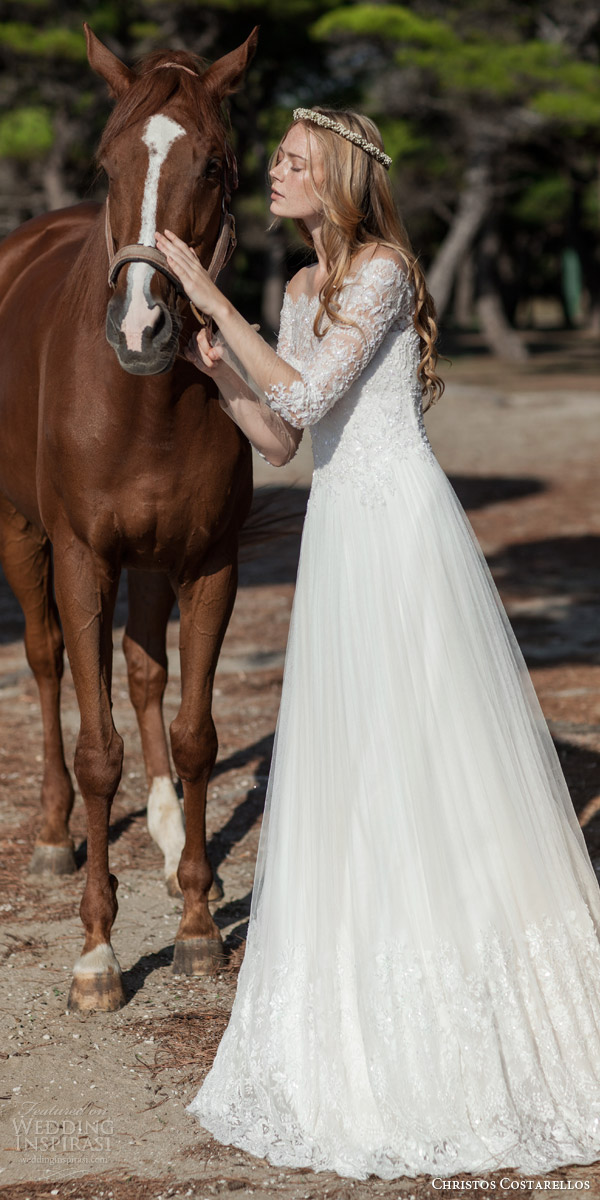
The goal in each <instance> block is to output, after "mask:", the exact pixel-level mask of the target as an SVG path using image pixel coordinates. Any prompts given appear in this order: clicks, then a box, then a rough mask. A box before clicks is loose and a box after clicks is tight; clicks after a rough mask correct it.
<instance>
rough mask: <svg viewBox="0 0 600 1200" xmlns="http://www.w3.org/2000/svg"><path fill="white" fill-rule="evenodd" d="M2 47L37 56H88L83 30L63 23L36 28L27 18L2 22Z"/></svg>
mask: <svg viewBox="0 0 600 1200" xmlns="http://www.w3.org/2000/svg"><path fill="white" fill-rule="evenodd" d="M0 48H2V49H6V50H12V51H13V53H14V54H24V55H27V56H29V57H34V58H67V59H72V60H73V61H77V62H81V61H84V60H85V57H86V53H85V38H84V35H83V32H81V33H76V32H75V31H74V30H72V29H66V28H64V27H63V28H58V27H57V28H53V29H36V28H35V27H34V26H33V25H27V24H26V23H25V22H24V21H4V22H2V23H0Z"/></svg>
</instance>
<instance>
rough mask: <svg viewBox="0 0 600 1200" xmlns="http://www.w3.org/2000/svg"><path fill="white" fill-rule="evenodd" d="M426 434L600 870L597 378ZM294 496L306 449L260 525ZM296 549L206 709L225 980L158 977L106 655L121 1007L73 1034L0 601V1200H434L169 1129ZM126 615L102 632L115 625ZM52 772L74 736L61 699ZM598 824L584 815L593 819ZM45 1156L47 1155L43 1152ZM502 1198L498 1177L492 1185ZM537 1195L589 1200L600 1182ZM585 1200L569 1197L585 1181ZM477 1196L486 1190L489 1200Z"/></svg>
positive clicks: (516, 390) (67, 922)
mask: <svg viewBox="0 0 600 1200" xmlns="http://www.w3.org/2000/svg"><path fill="white" fill-rule="evenodd" d="M450 378H451V379H452V382H451V383H450V385H449V388H448V393H447V395H446V397H445V398H444V400H443V401H442V403H441V404H440V405H439V407H438V408H437V409H434V410H433V411H432V413H431V415H430V416H429V417H428V428H429V432H430V437H431V440H432V443H433V445H434V448H435V450H436V452H437V454H438V456H439V458H440V461H441V463H442V465H443V466H444V468H445V469H446V470H447V471H448V473H449V474H450V476H451V478H452V480H453V483H454V484H455V486H456V488H457V491H458V494H459V496H460V498H461V500H462V501H463V503H464V504H465V506H466V507H467V510H468V512H469V516H470V519H471V521H472V523H473V525H474V528H475V530H476V532H477V534H478V537H479V538H480V540H481V543H482V545H483V548H484V550H485V552H486V554H487V556H488V559H489V561H490V564H491V566H492V569H493V571H494V574H495V577H496V580H497V582H498V585H499V586H500V588H501V592H502V596H503V599H504V601H505V603H506V604H507V607H508V611H509V614H510V616H511V619H512V621H513V624H514V627H515V630H516V632H517V635H518V637H519V639H520V641H521V644H522V646H523V649H524V651H525V654H526V657H527V660H528V662H529V665H530V667H531V669H532V674H533V678H534V682H535V685H536V688H537V690H538V694H539V696H540V699H541V701H542V705H543V707H544V711H545V713H546V716H547V718H548V719H549V721H550V723H551V728H552V732H553V734H554V736H555V739H556V741H557V744H558V747H559V752H560V754H561V759H562V762H563V766H564V769H565V772H566V774H567V778H568V782H569V785H570V787H571V790H572V795H573V799H574V802H575V805H576V808H577V809H578V811H579V812H580V813H583V814H584V820H585V822H586V823H585V832H586V836H587V837H588V843H589V846H590V852H591V854H592V857H593V858H594V859H597V860H598V862H599V864H600V816H597V815H594V814H595V813H596V805H595V798H596V797H598V796H600V609H599V606H598V593H599V590H600V588H599V584H600V555H599V553H598V551H599V548H600V485H599V484H598V462H599V459H600V386H599V385H600V358H599V357H595V356H594V353H593V349H592V348H591V346H590V345H589V343H585V342H583V341H578V340H577V339H573V338H572V339H570V340H569V341H568V342H567V343H566V345H565V347H564V349H563V350H562V351H561V350H559V351H558V353H557V352H555V353H554V354H553V355H552V357H550V356H549V355H544V354H540V356H539V357H538V358H536V360H535V361H534V364H533V366H530V365H527V367H526V368H522V369H521V370H519V371H515V370H512V371H503V370H500V369H499V368H498V366H497V365H494V364H490V363H488V362H487V361H485V360H484V361H482V360H481V359H479V358H477V357H476V356H472V357H470V358H469V359H465V360H460V361H459V363H458V364H457V365H455V366H454V367H453V368H452V371H451V372H450ZM309 478H310V453H309V446H308V440H307V445H306V447H303V448H302V454H301V456H300V457H299V458H298V459H296V460H294V462H293V463H292V464H290V465H289V467H287V468H285V469H284V471H281V472H276V471H274V470H273V469H270V468H268V467H267V466H265V464H264V463H262V462H261V461H260V460H258V463H257V481H258V482H259V483H263V484H265V485H266V486H267V487H269V486H272V487H274V486H279V485H281V484H282V483H285V484H286V491H285V492H284V493H282V494H280V495H275V498H274V500H273V504H275V505H276V506H277V507H278V508H281V509H284V510H288V509H289V510H290V511H291V510H294V511H296V512H298V511H301V510H302V508H303V506H304V504H305V502H306V495H307V487H308V483H309ZM297 552H298V536H290V537H288V538H286V539H285V540H284V541H279V542H277V543H272V544H271V545H270V546H267V547H263V548H262V551H260V552H259V553H258V554H255V556H254V557H252V558H247V560H246V561H245V562H244V564H243V566H242V579H241V586H240V590H239V594H238V599H237V602H236V607H235V612H234V615H233V618H232V621H231V625H230V628H229V631H228V633H227V638H226V642H225V646H224V650H223V654H222V657H221V662H220V666H219V670H218V673H217V681H216V688H215V708H214V711H215V720H216V723H217V727H218V732H219V739H220V749H219V758H218V763H217V767H216V770H215V773H214V777H213V780H212V783H211V788H210V803H209V808H208V831H209V837H210V847H209V852H210V854H211V858H212V862H213V864H214V867H215V869H216V871H217V873H218V876H219V878H220V879H221V881H222V883H223V886H224V889H225V896H224V900H223V901H222V902H221V903H220V904H219V905H217V906H216V908H215V920H216V921H217V923H218V924H219V926H220V928H221V930H222V932H223V936H224V938H225V940H226V945H227V947H228V949H229V950H230V951H231V958H230V962H229V966H228V969H227V970H226V971H224V972H222V973H221V975H219V976H216V977H207V978H202V979H188V978H185V977H174V976H173V975H172V973H171V967H170V963H171V958H172V949H173V938H174V934H175V931H176V928H177V924H178V920H179V914H180V910H181V905H180V903H179V902H178V901H175V900H173V899H171V898H169V897H168V896H167V893H166V890H165V888H164V884H163V881H162V875H161V861H160V855H159V853H158V851H157V849H156V848H155V846H154V844H153V843H152V841H151V840H150V838H149V835H148V833H147V830H146V826H145V817H144V805H145V788H144V778H143V766H142V762H141V757H140V749H139V740H138V736H137V732H136V729H135V725H134V721H133V716H132V710H131V708H130V706H129V702H128V699H127V692H126V681H125V668H124V661H123V656H122V654H121V651H120V647H119V643H120V633H119V632H117V634H116V636H115V644H116V646H117V651H116V668H115V689H114V696H115V720H116V723H117V726H118V728H119V729H120V731H121V732H122V733H123V735H124V737H125V744H126V758H125V768H124V777H123V784H122V787H121V789H120V792H119V795H118V797H117V800H116V801H115V805H114V808H113V822H112V846H111V867H112V869H113V870H114V871H115V873H116V874H117V876H118V877H119V879H120V887H119V897H118V898H119V906H120V907H119V914H118V918H117V922H116V926H115V931H114V947H115V951H116V953H117V956H118V958H119V961H120V963H121V966H122V968H123V970H124V972H125V984H126V988H127V991H128V996H129V1002H128V1004H127V1005H126V1007H125V1008H124V1009H122V1010H121V1011H120V1012H119V1013H117V1014H114V1015H111V1016H108V1015H102V1014H90V1015H89V1016H86V1017H81V1016H77V1015H74V1014H67V1012H66V998H67V995H68V989H69V983H70V974H71V968H72V964H73V962H74V960H75V958H76V957H77V955H78V953H79V950H80V946H81V941H82V939H81V927H80V922H79V918H78V912H77V910H78V905H79V901H80V897H81V892H82V885H83V877H84V871H85V817H84V812H83V806H82V803H81V800H80V799H78V800H77V803H76V807H75V812H74V818H73V833H74V836H75V841H76V845H77V847H78V852H77V853H78V865H79V870H78V872H77V874H76V875H75V876H72V877H70V878H68V879H63V880H59V881H55V882H53V883H50V884H44V885H43V886H42V885H41V884H40V881H39V878H38V879H35V880H31V879H29V878H28V877H27V875H26V866H27V862H28V859H29V856H30V853H31V847H32V845H33V841H34V837H35V825H36V820H37V814H38V790H39V784H40V769H41V767H40V764H41V759H40V745H41V726H40V719H39V710H38V704H37V696H36V690H35V686H34V684H33V682H32V679H31V676H30V674H29V671H28V669H27V666H26V663H25V659H24V655H23V651H22V646H21V643H20V641H19V640H17V639H18V637H19V635H20V628H21V622H20V616H19V614H18V610H17V609H16V608H15V605H14V602H13V601H12V599H11V597H10V595H9V593H8V592H7V589H6V587H5V585H4V584H3V583H0V728H1V731H2V739H1V746H0V806H1V814H2V840H3V854H2V858H1V861H0V869H1V870H2V872H3V874H4V876H5V885H4V888H3V890H2V895H1V897H0V912H1V915H2V918H3V922H2V932H0V954H2V960H3V967H4V970H3V972H2V977H1V980H0V995H1V999H0V1046H1V1051H0V1062H1V1065H2V1076H1V1083H0V1122H1V1133H2V1138H1V1142H0V1145H1V1148H2V1149H1V1156H0V1188H2V1190H3V1192H4V1193H5V1194H6V1195H10V1196H12V1197H15V1198H16V1197H19V1198H23V1200H24V1198H25V1197H31V1198H32V1200H33V1197H34V1196H35V1197H40V1196H42V1195H43V1196H51V1195H58V1196H60V1197H63V1196H65V1197H66V1196H69V1197H81V1198H82V1200H84V1198H86V1200H87V1198H88V1197H96V1196H97V1197H113V1198H114V1200H120V1198H121V1197H123V1198H124V1197H127V1198H128V1200H136V1198H137V1197H138V1196H139V1197H141V1196H144V1197H146V1196H148V1197H150V1196H152V1197H157V1198H158V1197H161V1196H164V1197H167V1196H169V1197H180V1196H181V1197H183V1196H192V1197H203V1196H206V1197H208V1196H213V1195H216V1194H218V1193H221V1192H228V1191H239V1192H240V1194H252V1195H254V1196H256V1197H260V1196H276V1195H277V1196H282V1197H293V1198H294V1200H296V1198H297V1200H300V1198H301V1197H307V1198H308V1197H323V1196H329V1197H336V1198H338V1200H340V1198H341V1200H343V1198H344V1197H347V1196H352V1197H355V1196H365V1197H366V1196H369V1197H370V1196H373V1197H377V1196H385V1197H392V1196H393V1197H400V1196H407V1197H411V1196H414V1197H415V1198H417V1197H419V1198H420V1197H424V1196H427V1197H432V1196H433V1195H435V1194H437V1193H436V1190H435V1189H434V1188H433V1187H432V1184H431V1180H429V1179H421V1180H395V1181H393V1182H392V1183H385V1182H383V1181H381V1180H376V1179H373V1178H372V1179H370V1180H368V1181H365V1182H359V1181H352V1180H344V1179H341V1178H340V1177H339V1176H337V1175H335V1174H333V1173H330V1172H323V1173H320V1174H318V1175H315V1174H314V1173H313V1172H311V1171H280V1170H279V1169H277V1168H273V1167H271V1166H270V1165H269V1164H268V1163H266V1162H263V1161H262V1160H258V1159H254V1158H253V1157H252V1156H251V1155H248V1154H244V1153H242V1152H238V1151H237V1150H235V1149H233V1148H230V1147H224V1146H221V1145H220V1144H219V1143H218V1142H216V1141H214V1139H212V1138H211V1136H210V1135H209V1134H208V1133H206V1132H205V1131H204V1130H203V1129H202V1128H201V1127H200V1126H199V1125H198V1124H197V1122H195V1121H194V1120H193V1119H192V1118H191V1117H189V1116H188V1115H187V1114H186V1113H185V1111H184V1105H185V1103H187V1102H188V1101H189V1100H190V1099H191V1098H192V1096H193V1095H194V1094H195V1091H196V1090H197V1088H198V1086H199V1084H200V1082H201V1080H202V1078H203V1076H204V1074H205V1072H206V1071H207V1069H208V1067H209V1066H210V1062H211V1060H212V1057H213V1055H214V1052H215V1050H216V1047H217V1045H218V1042H219V1039H220V1036H221V1034H222V1031H223V1029H224V1027H225V1025H226V1023H227V1020H228V1014H229V1011H230V1009H231V1004H232V1000H233V996H234V992H235V981H236V972H237V969H238V967H239V962H240V959H241V955H242V953H243V942H244V937H245V931H246V926H247V920H248V913H249V906H250V895H251V888H252V879H253V868H254V861H255V855H256V848H257V844H258V835H259V830H260V819H261V810H262V804H263V801H264V792H265V784H266V780H267V775H268V769H269V760H270V754H271V749H272V738H273V730H274V725H275V718H276V714H277V708H278V702H279V695H280V687H281V674H282V666H283V656H284V649H285V642H286V635H287V628H288V621H289V613H290V608H291V602H292V596H293V580H294V573H295V562H296V559H297ZM123 620H124V609H123V605H122V603H121V604H120V606H119V610H118V614H117V625H122V623H123ZM176 644H177V626H176V623H175V622H173V623H172V624H171V626H170V628H169V650H170V662H171V679H170V684H169V690H168V695H167V701H166V706H165V707H166V718H167V720H170V719H171V718H172V717H173V716H174V714H175V711H176V705H177V695H178V685H179V679H178V663H177V655H176ZM64 723H65V736H66V743H67V753H68V756H69V758H70V759H71V760H72V754H73V748H74V740H75V736H76V732H77V726H78V716H77V711H76V706H75V701H74V693H73V689H72V684H71V680H70V676H69V675H68V673H67V677H66V681H65V689H64ZM598 808H599V809H600V800H599V801H598ZM53 1138H54V1139H55V1141H54V1144H53ZM501 1178H506V1179H509V1180H510V1179H513V1185H514V1183H515V1182H516V1183H517V1184H518V1180H517V1179H516V1178H515V1177H514V1176H513V1173H512V1172H504V1173H502V1175H499V1176H496V1177H493V1176H490V1177H489V1179H490V1181H492V1182H493V1181H494V1180H495V1182H496V1188H495V1189H492V1190H497V1191H500V1190H502V1189H501V1188H500V1179H501ZM552 1178H555V1179H556V1180H557V1181H560V1180H561V1179H562V1181H563V1184H565V1183H570V1188H569V1190H571V1191H572V1190H575V1189H576V1188H578V1187H580V1188H581V1189H582V1190H585V1191H586V1194H587V1195H589V1196H598V1197H600V1171H599V1170H598V1168H581V1169H575V1168H573V1169H567V1170H564V1171H562V1172H555V1173H554V1175H553V1176H552ZM586 1181H588V1182H589V1187H587V1188H584V1185H585V1182H586ZM488 1190H489V1189H488Z"/></svg>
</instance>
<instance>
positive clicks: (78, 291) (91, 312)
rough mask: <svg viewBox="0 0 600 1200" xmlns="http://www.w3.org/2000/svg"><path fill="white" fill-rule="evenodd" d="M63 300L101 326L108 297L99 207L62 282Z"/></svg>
mask: <svg viewBox="0 0 600 1200" xmlns="http://www.w3.org/2000/svg"><path fill="white" fill-rule="evenodd" d="M65 292H66V296H67V297H68V298H69V301H70V302H71V303H72V304H76V305H77V312H78V314H79V315H81V314H85V316H86V319H87V320H91V321H97V322H98V323H99V324H100V325H102V326H104V322H105V321H106V306H107V304H108V301H109V300H110V297H111V294H112V293H111V289H110V286H109V283H108V253H107V248H106V235H105V208H104V205H101V207H100V209H99V211H98V214H97V217H96V219H95V220H93V221H92V223H91V227H90V230H89V232H88V235H87V237H86V238H85V239H84V241H83V244H82V246H81V248H80V250H79V253H78V254H77V255H76V257H75V260H74V262H73V264H72V266H71V268H70V270H69V273H68V275H67V278H66V280H65Z"/></svg>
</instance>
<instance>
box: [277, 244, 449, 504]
mask: <svg viewBox="0 0 600 1200" xmlns="http://www.w3.org/2000/svg"><path fill="white" fill-rule="evenodd" d="M318 304H319V299H318V296H312V297H307V296H306V295H301V296H299V298H298V299H297V300H293V299H292V298H291V297H290V296H289V294H288V293H287V292H286V296H285V299H284V304H283V309H282V313H281V326H280V332H279V341H278V346H277V353H278V354H279V355H280V357H281V358H283V359H285V361H286V362H288V363H289V364H290V365H291V366H293V367H294V368H295V369H296V370H297V371H298V372H299V373H300V375H301V380H298V381H295V382H294V383H292V384H291V385H287V386H286V385H282V384H278V385H275V386H274V387H273V388H272V389H271V391H270V392H269V393H267V400H268V403H269V404H270V406H271V408H273V409H274V410H275V411H276V412H279V413H281V415H282V416H283V417H285V419H286V420H287V421H289V422H290V424H292V425H294V426H295V427H297V428H302V427H304V426H309V427H310V431H311V438H312V446H313V457H314V464H315V469H314V475H313V492H315V491H320V490H321V488H326V489H327V490H328V491H329V492H339V490H340V488H341V487H342V486H343V485H344V484H350V485H351V486H352V487H353V488H355V489H356V490H357V491H358V494H359V495H360V498H361V499H362V500H363V501H364V502H365V503H367V504H370V503H377V502H382V501H385V498H386V495H387V494H389V493H390V492H392V491H394V480H395V468H396V464H397V463H398V462H399V461H400V460H401V459H403V458H405V457H406V455H408V454H415V453H416V454H420V455H424V456H426V457H431V455H432V450H431V447H430V445H429V442H428V440H427V435H426V433H425V428H424V425H423V417H422V400H421V386H420V384H419V381H418V378H417V367H418V365H419V336H418V334H417V331H416V329H415V327H414V324H413V320H412V313H413V308H414V300H413V291H412V287H411V284H410V282H409V280H408V279H407V276H406V274H405V273H404V270H403V269H402V268H401V267H400V266H399V265H398V263H397V262H396V261H395V259H393V258H390V257H385V256H379V255H378V256H377V257H375V258H373V259H371V260H370V261H368V262H365V263H363V264H362V265H361V266H360V267H359V268H358V270H357V272H356V274H355V275H354V276H352V277H351V278H350V279H349V280H348V281H347V282H346V284H345V286H344V288H343V290H342V302H341V310H340V311H341V313H342V314H343V316H344V317H345V318H346V319H347V320H349V321H352V322H354V323H353V324H346V323H343V324H342V323H337V322H336V323H334V324H331V325H329V327H326V331H325V334H324V336H323V337H317V335H316V334H315V332H314V327H313V326H314V319H315V316H316V312H317V308H318Z"/></svg>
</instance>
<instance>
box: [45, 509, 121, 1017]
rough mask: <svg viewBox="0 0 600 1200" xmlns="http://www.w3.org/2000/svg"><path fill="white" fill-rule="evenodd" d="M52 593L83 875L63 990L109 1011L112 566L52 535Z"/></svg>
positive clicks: (115, 780) (112, 993)
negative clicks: (72, 729)
mask: <svg viewBox="0 0 600 1200" xmlns="http://www.w3.org/2000/svg"><path fill="white" fill-rule="evenodd" d="M54 550H55V577H56V598H57V601H58V609H59V612H60V616H61V620H62V626H63V631H64V636H65V643H66V647H67V652H68V655H69V661H70V663H71V671H72V673H73V681H74V684H75V690H76V693H77V701H78V704H79V712H80V718H81V724H80V729H79V736H78V738H77V748H76V752H75V774H76V776H77V782H78V784H79V787H80V790H81V794H82V796H83V799H84V802H85V807H86V812H87V831H88V836H87V845H88V852H87V881H86V885H85V890H84V893H83V898H82V901H81V906H80V909H79V912H80V916H81V920H82V922H83V925H84V929H85V942H84V946H83V951H82V954H81V957H80V958H79V960H78V962H77V963H76V965H75V968H74V972H73V982H72V984H71V990H70V993H69V1001H68V1007H69V1008H71V1009H80V1010H87V1009H95V1008H99V1009H104V1010H106V1011H113V1010H114V1009H117V1008H120V1007H121V1005H122V1004H124V1003H125V993H124V990H123V984H122V980H121V970H120V967H119V964H118V962H117V959H116V957H115V955H114V952H113V949H112V946H111V944H110V934H111V929H112V926H113V923H114V920H115V917H116V915H117V909H118V904H117V897H116V891H117V879H116V877H115V876H114V875H111V874H110V872H109V867H108V826H109V820H110V810H111V805H112V801H113V797H114V795H115V792H116V790H117V787H118V786H119V780H120V778H121V768H122V762H123V740H122V738H121V737H120V736H119V734H118V733H117V731H116V729H115V726H114V724H113V719H112V711H111V699H110V689H111V672H112V618H113V612H114V605H115V598H116V593H117V583H118V571H117V570H115V569H114V568H113V567H112V566H110V565H109V564H108V563H105V562H103V561H101V560H99V559H98V558H97V557H96V556H95V555H93V554H92V552H91V551H90V549H89V548H88V547H87V546H84V545H83V544H82V543H81V542H79V541H77V539H76V538H75V536H74V534H73V533H72V532H71V531H67V532H66V535H63V536H59V537H57V536H55V537H54Z"/></svg>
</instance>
